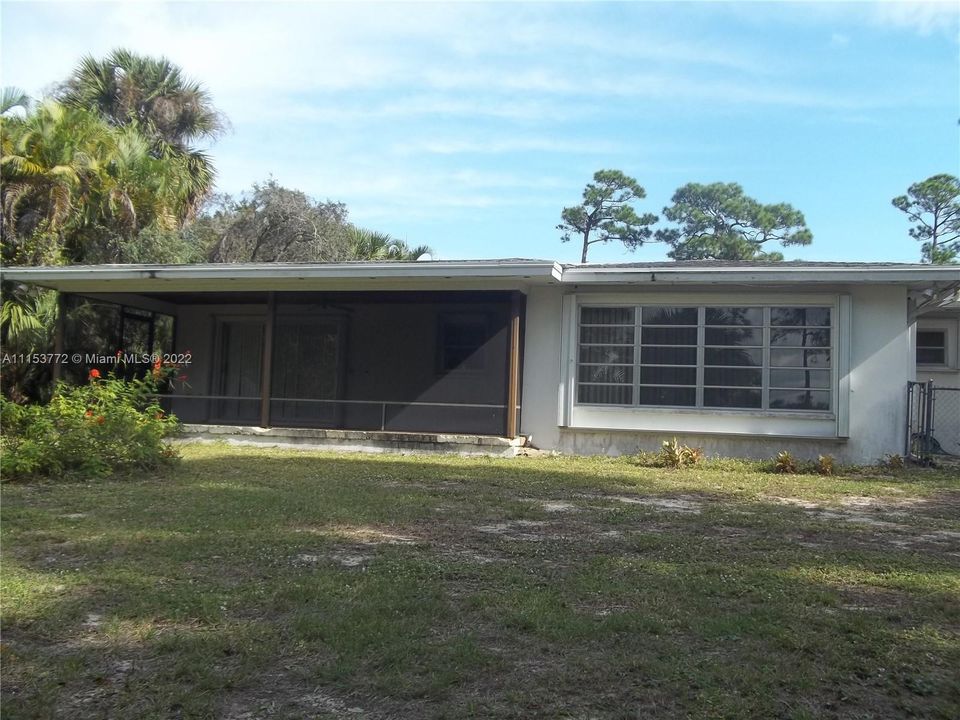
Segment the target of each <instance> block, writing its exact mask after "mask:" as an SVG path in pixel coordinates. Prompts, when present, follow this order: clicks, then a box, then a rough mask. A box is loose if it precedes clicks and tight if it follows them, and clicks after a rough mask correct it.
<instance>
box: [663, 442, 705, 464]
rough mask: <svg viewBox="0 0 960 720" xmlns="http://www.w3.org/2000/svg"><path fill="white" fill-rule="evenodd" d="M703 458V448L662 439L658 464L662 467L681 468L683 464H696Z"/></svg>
mask: <svg viewBox="0 0 960 720" xmlns="http://www.w3.org/2000/svg"><path fill="white" fill-rule="evenodd" d="M701 460H703V450H701V449H700V448H692V447H690V446H688V445H684V444H682V443H680V442H678V441H677V439H676V438H674V439H673V440H664V441H663V446H662V447H661V448H660V464H661V465H663V466H664V467H671V468H681V467H684V466H685V465H696V464H698V463H699V462H700V461H701Z"/></svg>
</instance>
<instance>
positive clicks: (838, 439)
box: [560, 425, 850, 445]
mask: <svg viewBox="0 0 960 720" xmlns="http://www.w3.org/2000/svg"><path fill="white" fill-rule="evenodd" d="M560 430H561V431H562V432H567V433H625V434H633V435H636V434H638V433H644V434H647V435H659V436H667V435H669V436H671V437H673V436H674V435H676V436H677V437H719V438H725V437H731V438H749V439H752V440H758V441H761V440H762V441H768V440H805V441H810V442H817V443H824V442H827V443H834V444H837V445H841V444H843V443H846V442H848V441H849V440H850V438H848V437H842V436H837V435H796V434H790V433H771V434H769V435H757V434H756V433H744V432H735V431H734V432H726V431H718V430H649V429H640V430H633V429H629V428H602V427H582V426H578V425H562V426H560Z"/></svg>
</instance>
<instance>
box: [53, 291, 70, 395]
mask: <svg viewBox="0 0 960 720" xmlns="http://www.w3.org/2000/svg"><path fill="white" fill-rule="evenodd" d="M66 324H67V294H66V293H62V292H58V293H57V319H56V321H55V325H54V327H53V367H52V368H50V377H51V379H52V380H53V383H54V384H56V383H57V382H58V381H59V380H60V376H61V374H62V368H61V365H60V356H61V355H62V354H63V343H64V335H65V328H66Z"/></svg>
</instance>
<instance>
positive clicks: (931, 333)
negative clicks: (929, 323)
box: [917, 330, 947, 365]
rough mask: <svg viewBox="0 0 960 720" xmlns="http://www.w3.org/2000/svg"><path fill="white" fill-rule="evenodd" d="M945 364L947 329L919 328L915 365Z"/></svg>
mask: <svg viewBox="0 0 960 720" xmlns="http://www.w3.org/2000/svg"><path fill="white" fill-rule="evenodd" d="M946 364H947V331H946V330H919V331H918V332H917V365H946Z"/></svg>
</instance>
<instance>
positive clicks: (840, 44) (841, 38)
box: [830, 32, 850, 48]
mask: <svg viewBox="0 0 960 720" xmlns="http://www.w3.org/2000/svg"><path fill="white" fill-rule="evenodd" d="M849 44H850V36H849V35H844V34H843V33H839V32H835V33H833V34H832V35H830V47H835V48H844V47H846V46H847V45H849Z"/></svg>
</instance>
